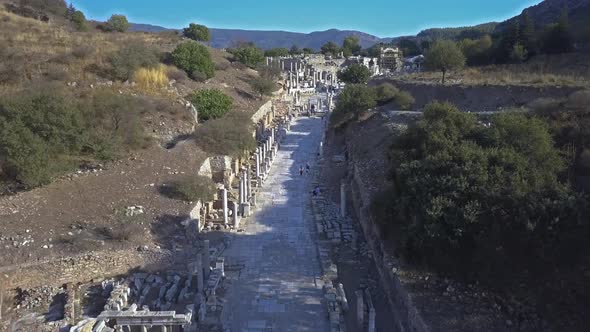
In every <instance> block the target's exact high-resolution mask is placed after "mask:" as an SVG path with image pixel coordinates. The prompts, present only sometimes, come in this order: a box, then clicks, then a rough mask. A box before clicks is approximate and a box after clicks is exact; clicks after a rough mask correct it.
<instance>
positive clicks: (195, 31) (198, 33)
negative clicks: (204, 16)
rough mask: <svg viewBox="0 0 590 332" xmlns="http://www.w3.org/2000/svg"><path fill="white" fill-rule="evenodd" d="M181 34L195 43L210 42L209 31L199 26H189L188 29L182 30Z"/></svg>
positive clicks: (193, 24)
mask: <svg viewBox="0 0 590 332" xmlns="http://www.w3.org/2000/svg"><path fill="white" fill-rule="evenodd" d="M182 34H183V35H184V36H185V37H186V38H190V39H192V40H196V41H202V42H208V41H210V40H211V32H210V31H209V28H207V27H206V26H204V25H200V24H195V23H191V24H189V26H188V28H184V29H183V30H182Z"/></svg>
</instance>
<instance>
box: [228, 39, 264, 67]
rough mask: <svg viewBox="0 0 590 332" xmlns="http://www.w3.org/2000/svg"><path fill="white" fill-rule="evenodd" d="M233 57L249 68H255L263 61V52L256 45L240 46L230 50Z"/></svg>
mask: <svg viewBox="0 0 590 332" xmlns="http://www.w3.org/2000/svg"><path fill="white" fill-rule="evenodd" d="M231 53H232V54H233V56H234V59H235V60H236V61H238V62H239V63H242V64H244V65H246V66H248V67H250V68H256V67H257V66H259V65H261V64H262V63H263V62H264V52H262V50H261V49H259V48H257V47H256V46H252V45H248V46H242V47H239V48H237V49H234V50H232V52H231Z"/></svg>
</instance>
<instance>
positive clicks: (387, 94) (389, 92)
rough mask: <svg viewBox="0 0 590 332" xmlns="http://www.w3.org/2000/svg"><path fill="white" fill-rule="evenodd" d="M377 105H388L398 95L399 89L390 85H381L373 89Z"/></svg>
mask: <svg viewBox="0 0 590 332" xmlns="http://www.w3.org/2000/svg"><path fill="white" fill-rule="evenodd" d="M375 94H376V98H377V103H379V104H380V105H384V104H387V103H389V102H390V101H392V100H393V98H395V96H397V95H398V94H399V89H398V88H396V87H395V86H393V84H391V83H382V84H380V85H378V86H376V87H375Z"/></svg>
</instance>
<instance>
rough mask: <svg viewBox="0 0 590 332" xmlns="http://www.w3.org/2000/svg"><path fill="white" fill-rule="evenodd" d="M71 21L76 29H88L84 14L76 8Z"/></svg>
mask: <svg viewBox="0 0 590 332" xmlns="http://www.w3.org/2000/svg"><path fill="white" fill-rule="evenodd" d="M71 21H72V22H73V23H74V26H75V27H76V30H78V31H86V30H88V23H87V22H86V16H84V13H82V12H81V11H79V10H76V11H75V12H74V13H73V14H72V16H71Z"/></svg>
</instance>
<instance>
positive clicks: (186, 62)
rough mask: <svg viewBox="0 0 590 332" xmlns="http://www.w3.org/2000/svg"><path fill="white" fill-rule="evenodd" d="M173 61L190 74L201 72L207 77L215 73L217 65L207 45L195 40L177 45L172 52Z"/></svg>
mask: <svg viewBox="0 0 590 332" xmlns="http://www.w3.org/2000/svg"><path fill="white" fill-rule="evenodd" d="M172 63H174V65H175V66H176V67H178V68H180V69H182V70H184V71H185V72H186V73H187V74H189V75H193V77H194V75H195V73H200V74H202V75H204V77H206V78H211V77H213V76H214V75H215V65H214V64H213V60H211V55H210V54H209V50H208V49H207V47H205V46H203V45H201V44H199V43H197V42H194V41H187V42H184V43H182V44H180V45H178V46H177V47H176V49H175V50H174V51H173V52H172Z"/></svg>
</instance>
